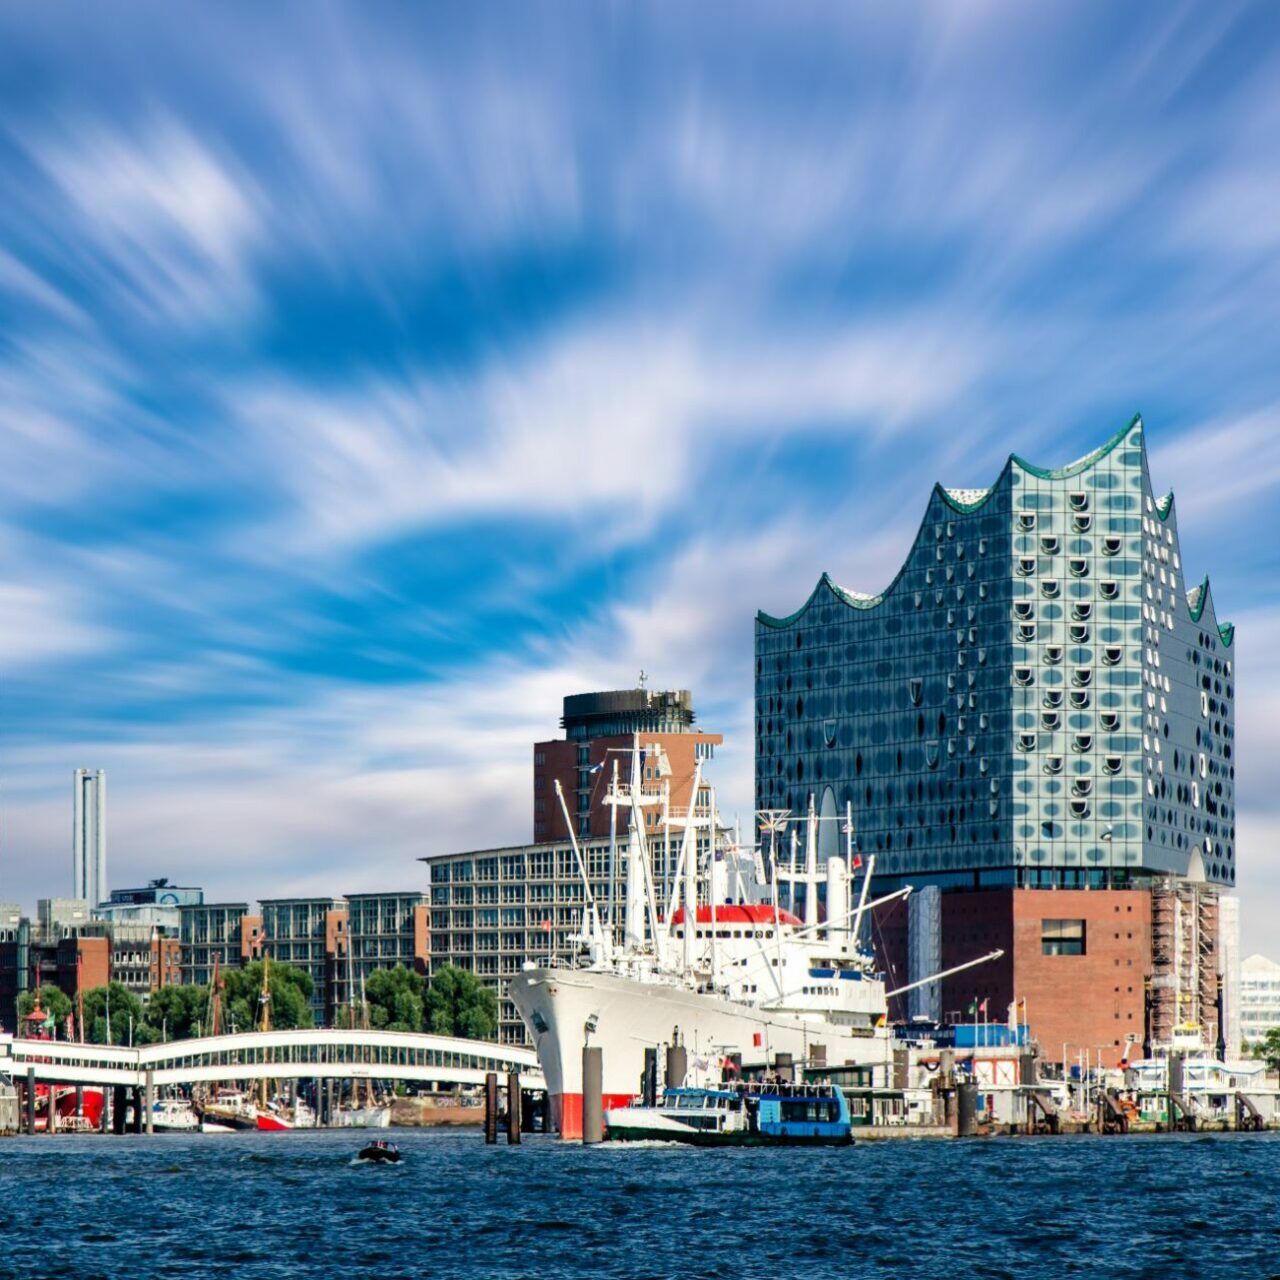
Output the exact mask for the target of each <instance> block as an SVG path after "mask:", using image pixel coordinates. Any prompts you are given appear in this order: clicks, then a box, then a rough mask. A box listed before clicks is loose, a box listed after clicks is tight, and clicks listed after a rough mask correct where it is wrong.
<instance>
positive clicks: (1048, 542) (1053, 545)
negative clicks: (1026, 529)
mask: <svg viewBox="0 0 1280 1280" xmlns="http://www.w3.org/2000/svg"><path fill="white" fill-rule="evenodd" d="M1040 550H1041V552H1042V553H1043V554H1044V555H1046V556H1056V555H1057V554H1058V539H1057V537H1056V536H1055V535H1054V534H1047V535H1046V536H1045V537H1043V538H1041V539H1040Z"/></svg>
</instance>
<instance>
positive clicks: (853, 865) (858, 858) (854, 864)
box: [849, 853, 862, 871]
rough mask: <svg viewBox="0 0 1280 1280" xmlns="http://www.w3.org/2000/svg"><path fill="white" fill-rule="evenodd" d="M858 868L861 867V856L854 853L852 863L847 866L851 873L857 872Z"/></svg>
mask: <svg viewBox="0 0 1280 1280" xmlns="http://www.w3.org/2000/svg"><path fill="white" fill-rule="evenodd" d="M860 866H862V854H860V853H855V854H854V855H853V861H852V862H851V863H850V864H849V869H850V870H851V871H857V869H858V868H859V867H860Z"/></svg>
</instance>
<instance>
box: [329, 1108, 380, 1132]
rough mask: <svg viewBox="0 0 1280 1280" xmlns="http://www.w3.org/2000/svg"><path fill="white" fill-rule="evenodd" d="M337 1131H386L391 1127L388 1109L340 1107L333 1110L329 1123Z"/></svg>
mask: <svg viewBox="0 0 1280 1280" xmlns="http://www.w3.org/2000/svg"><path fill="white" fill-rule="evenodd" d="M330 1123H331V1124H333V1126H334V1127H335V1128H338V1129H387V1128H390V1126H391V1108H390V1107H378V1106H371V1107H342V1108H340V1109H338V1110H335V1111H334V1113H333V1119H332V1121H331V1122H330Z"/></svg>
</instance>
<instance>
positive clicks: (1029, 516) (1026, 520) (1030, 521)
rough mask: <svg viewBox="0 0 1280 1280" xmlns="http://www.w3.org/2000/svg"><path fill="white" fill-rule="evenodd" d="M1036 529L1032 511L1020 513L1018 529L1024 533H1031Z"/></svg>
mask: <svg viewBox="0 0 1280 1280" xmlns="http://www.w3.org/2000/svg"><path fill="white" fill-rule="evenodd" d="M1035 527H1036V518H1035V515H1034V514H1033V513H1032V512H1030V511H1021V512H1019V513H1018V528H1019V529H1020V530H1021V531H1022V532H1023V533H1030V532H1031V531H1032V530H1033V529H1034V528H1035Z"/></svg>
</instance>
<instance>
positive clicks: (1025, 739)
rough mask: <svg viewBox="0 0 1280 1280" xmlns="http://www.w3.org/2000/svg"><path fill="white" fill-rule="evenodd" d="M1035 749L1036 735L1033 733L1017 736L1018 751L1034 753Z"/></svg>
mask: <svg viewBox="0 0 1280 1280" xmlns="http://www.w3.org/2000/svg"><path fill="white" fill-rule="evenodd" d="M1035 749H1036V735H1035V734H1034V733H1020V734H1018V750H1019V751H1034V750H1035Z"/></svg>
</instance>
